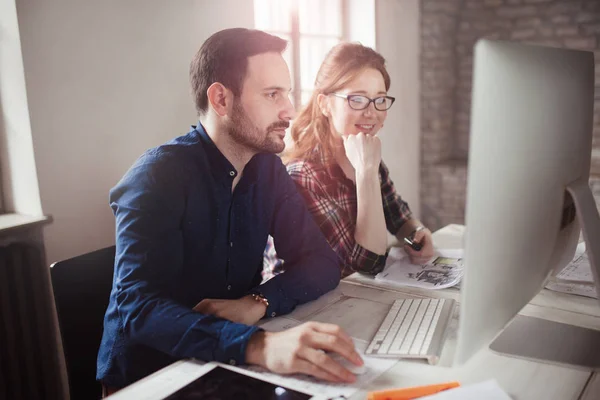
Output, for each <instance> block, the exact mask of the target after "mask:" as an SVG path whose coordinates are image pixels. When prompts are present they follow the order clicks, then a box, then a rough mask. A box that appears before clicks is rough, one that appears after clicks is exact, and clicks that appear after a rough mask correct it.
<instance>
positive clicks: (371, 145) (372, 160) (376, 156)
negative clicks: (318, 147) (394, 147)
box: [344, 132, 381, 176]
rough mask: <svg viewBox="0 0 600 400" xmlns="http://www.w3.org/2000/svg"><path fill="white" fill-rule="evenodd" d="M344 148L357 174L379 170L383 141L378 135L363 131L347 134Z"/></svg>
mask: <svg viewBox="0 0 600 400" xmlns="http://www.w3.org/2000/svg"><path fill="white" fill-rule="evenodd" d="M344 150H345V151H346V157H348V160H349V161H350V164H352V167H354V171H355V172H356V175H357V176H359V175H365V174H371V173H373V172H374V173H378V172H379V164H380V163H381V141H380V140H379V138H378V137H377V136H371V135H365V134H364V133H362V132H360V133H358V134H356V135H346V136H344Z"/></svg>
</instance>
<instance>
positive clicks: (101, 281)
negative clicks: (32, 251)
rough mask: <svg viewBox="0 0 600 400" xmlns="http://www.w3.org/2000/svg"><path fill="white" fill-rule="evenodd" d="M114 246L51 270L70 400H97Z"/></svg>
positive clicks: (65, 262) (53, 266)
mask: <svg viewBox="0 0 600 400" xmlns="http://www.w3.org/2000/svg"><path fill="white" fill-rule="evenodd" d="M114 260H115V246H111V247H106V248H104V249H100V250H96V251H93V252H91V253H87V254H83V255H80V256H77V257H73V258H70V259H67V260H63V261H58V262H56V263H54V264H52V266H51V269H50V271H51V276H52V285H53V287H54V298H55V301H56V308H57V311H58V320H59V323H60V329H61V334H62V341H63V347H64V353H65V358H66V364H67V371H68V375H69V387H70V391H71V398H73V399H95V398H96V399H97V398H100V397H101V391H102V389H101V386H100V384H99V383H98V382H97V381H96V359H97V356H98V348H99V347H100V341H101V339H102V331H103V322H104V314H105V312H106V308H107V306H108V301H109V297H110V291H111V288H112V280H113V272H114Z"/></svg>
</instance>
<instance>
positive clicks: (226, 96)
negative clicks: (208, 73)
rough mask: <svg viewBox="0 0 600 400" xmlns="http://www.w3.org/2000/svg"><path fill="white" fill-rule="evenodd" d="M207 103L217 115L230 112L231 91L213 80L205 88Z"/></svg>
mask: <svg viewBox="0 0 600 400" xmlns="http://www.w3.org/2000/svg"><path fill="white" fill-rule="evenodd" d="M206 95H207V97H208V104H209V105H210V107H211V108H212V109H213V110H215V112H216V113H217V115H219V116H221V117H224V116H226V115H228V114H230V112H231V109H232V108H233V93H231V91H230V90H229V89H227V88H226V87H225V86H223V84H221V83H219V82H215V83H213V84H212V85H210V87H209V88H208V89H207V90H206Z"/></svg>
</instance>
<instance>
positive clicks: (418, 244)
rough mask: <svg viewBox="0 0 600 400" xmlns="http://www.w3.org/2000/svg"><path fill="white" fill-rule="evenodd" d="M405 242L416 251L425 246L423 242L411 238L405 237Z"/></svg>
mask: <svg viewBox="0 0 600 400" xmlns="http://www.w3.org/2000/svg"><path fill="white" fill-rule="evenodd" d="M404 243H406V244H407V245H409V246H410V247H411V248H412V249H413V250H414V251H419V250H421V248H422V247H423V246H421V243H418V242H414V241H412V240H410V239H409V238H404Z"/></svg>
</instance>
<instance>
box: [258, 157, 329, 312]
mask: <svg viewBox="0 0 600 400" xmlns="http://www.w3.org/2000/svg"><path fill="white" fill-rule="evenodd" d="M276 177H277V182H276V184H275V185H274V190H275V198H276V206H275V211H274V214H273V220H272V224H271V228H270V235H271V236H272V237H273V240H274V245H275V248H276V249H277V256H278V257H279V258H281V259H283V260H284V261H285V272H284V273H282V274H279V275H277V276H275V277H274V278H272V279H270V280H268V281H267V282H265V283H264V284H262V285H260V287H259V288H257V290H258V291H260V293H261V294H263V295H264V296H265V297H266V298H267V299H268V300H269V303H270V304H269V307H268V309H267V315H268V316H276V315H280V314H285V313H288V312H290V311H292V310H293V309H294V307H296V306H297V305H299V304H302V303H305V302H307V301H311V300H314V299H316V298H318V297H319V296H321V295H323V294H324V293H326V292H328V291H330V290H332V289H334V288H335V287H336V286H337V285H338V284H339V281H340V267H339V260H338V258H337V256H336V254H335V253H334V252H333V250H332V249H331V248H330V246H329V245H328V243H327V241H326V240H325V238H324V237H323V234H322V233H321V231H320V230H319V228H318V226H317V225H316V224H315V221H314V219H313V217H312V216H311V214H310V213H309V212H308V210H307V208H306V204H305V202H304V200H303V199H302V197H301V196H300V194H299V193H298V190H297V188H296V186H295V184H294V182H293V181H292V179H291V177H290V176H289V175H288V173H287V171H286V169H285V167H284V166H283V164H282V163H281V162H279V163H278V164H277V173H276Z"/></svg>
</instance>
